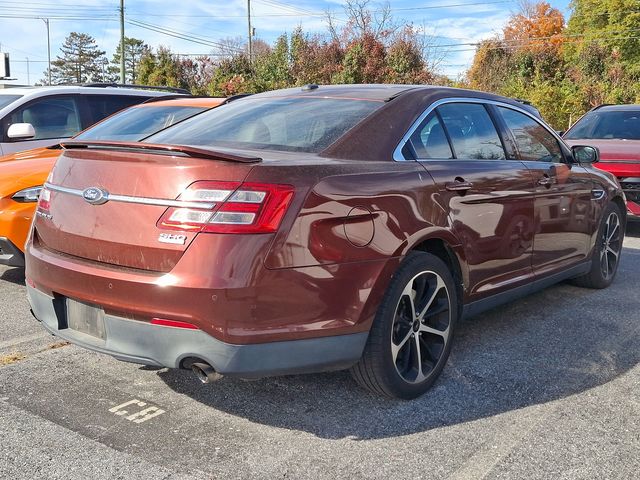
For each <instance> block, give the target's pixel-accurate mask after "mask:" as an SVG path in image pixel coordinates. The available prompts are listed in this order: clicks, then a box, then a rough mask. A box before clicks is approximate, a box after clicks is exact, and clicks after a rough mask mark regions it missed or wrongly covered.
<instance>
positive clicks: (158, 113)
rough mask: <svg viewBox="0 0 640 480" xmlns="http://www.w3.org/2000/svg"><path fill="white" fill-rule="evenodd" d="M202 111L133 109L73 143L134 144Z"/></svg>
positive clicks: (121, 113)
mask: <svg viewBox="0 0 640 480" xmlns="http://www.w3.org/2000/svg"><path fill="white" fill-rule="evenodd" d="M206 109H207V107H185V106H177V105H175V106H151V105H149V106H144V107H133V108H129V109H127V110H123V111H122V112H120V113H116V114H115V115H113V116H111V117H109V118H107V119H106V120H104V121H102V122H100V123H98V124H97V125H94V126H93V127H91V128H89V129H88V130H85V131H84V132H82V133H81V134H80V135H77V136H76V137H75V139H78V140H120V141H138V140H141V139H143V138H144V137H147V136H149V135H151V134H153V133H156V132H159V131H160V130H162V129H163V128H167V127H169V126H171V125H173V124H174V123H177V122H179V121H181V120H184V119H185V118H188V117H191V116H193V115H195V114H197V113H200V112H202V111H204V110H206Z"/></svg>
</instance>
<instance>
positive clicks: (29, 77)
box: [25, 57, 31, 85]
mask: <svg viewBox="0 0 640 480" xmlns="http://www.w3.org/2000/svg"><path fill="white" fill-rule="evenodd" d="M25 58H26V59H27V85H31V75H30V74H29V57H25Z"/></svg>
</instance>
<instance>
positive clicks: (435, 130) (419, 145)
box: [409, 113, 453, 159]
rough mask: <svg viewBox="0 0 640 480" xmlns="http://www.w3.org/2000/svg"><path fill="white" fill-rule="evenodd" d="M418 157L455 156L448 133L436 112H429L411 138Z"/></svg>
mask: <svg viewBox="0 0 640 480" xmlns="http://www.w3.org/2000/svg"><path fill="white" fill-rule="evenodd" d="M409 142H410V143H411V146H412V147H413V151H414V152H415V154H416V157H417V158H419V159H420V158H453V153H452V152H451V146H450V145H449V140H447V134H446V133H445V132H444V128H443V127H442V124H441V123H440V120H439V119H438V116H437V115H436V114H435V113H431V114H429V116H427V118H426V119H425V120H424V121H423V122H422V124H421V125H420V126H419V127H418V128H417V129H416V131H415V132H414V133H413V135H411V138H410V139H409Z"/></svg>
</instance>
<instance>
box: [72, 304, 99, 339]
mask: <svg viewBox="0 0 640 480" xmlns="http://www.w3.org/2000/svg"><path fill="white" fill-rule="evenodd" d="M66 312H67V327H68V328H69V329H70V330H74V331H76V332H80V333H84V334H85V335H89V336H90V337H94V338H98V339H100V340H106V339H107V332H106V330H105V328H104V310H102V308H100V307H97V306H95V305H90V304H88V303H83V302H79V301H77V300H72V299H70V298H67V301H66Z"/></svg>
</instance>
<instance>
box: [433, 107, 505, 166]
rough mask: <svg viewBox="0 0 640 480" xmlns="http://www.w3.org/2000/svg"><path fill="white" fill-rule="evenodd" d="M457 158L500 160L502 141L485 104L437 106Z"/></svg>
mask: <svg viewBox="0 0 640 480" xmlns="http://www.w3.org/2000/svg"><path fill="white" fill-rule="evenodd" d="M437 110H438V112H439V113H440V116H441V118H442V121H443V122H444V127H445V129H446V130H447V133H448V134H449V137H450V138H451V144H452V147H453V153H454V155H455V157H456V158H460V159H474V160H502V159H505V158H506V155H505V152H504V147H503V146H502V141H501V140H500V137H499V136H498V132H497V131H496V127H495V125H494V124H493V121H492V120H491V117H490V116H489V113H488V112H487V110H486V108H485V107H484V105H481V104H478V103H448V104H445V105H442V106H440V107H438V109H437Z"/></svg>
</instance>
